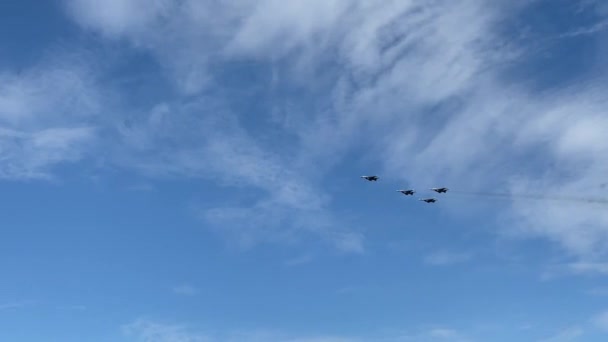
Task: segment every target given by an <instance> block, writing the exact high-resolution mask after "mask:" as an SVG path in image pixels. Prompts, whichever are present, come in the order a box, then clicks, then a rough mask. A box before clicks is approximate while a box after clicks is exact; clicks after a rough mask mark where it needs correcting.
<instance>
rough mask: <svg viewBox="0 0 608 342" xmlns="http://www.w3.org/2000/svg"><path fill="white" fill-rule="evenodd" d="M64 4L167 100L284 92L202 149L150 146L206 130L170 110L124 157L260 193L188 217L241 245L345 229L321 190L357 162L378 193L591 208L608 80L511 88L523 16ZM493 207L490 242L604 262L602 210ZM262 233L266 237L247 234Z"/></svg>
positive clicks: (498, 6) (401, 8)
mask: <svg viewBox="0 0 608 342" xmlns="http://www.w3.org/2000/svg"><path fill="white" fill-rule="evenodd" d="M67 3H68V8H70V9H71V14H72V16H73V18H74V19H75V21H76V22H77V23H79V24H80V25H82V27H84V28H86V29H90V30H92V31H94V32H98V33H100V34H102V35H103V36H104V37H107V38H109V39H110V40H112V41H115V42H119V41H126V42H127V43H128V44H129V46H132V47H135V48H137V49H140V50H142V51H146V52H148V53H149V54H150V55H151V56H152V57H153V58H155V59H156V60H157V61H158V62H159V63H160V64H161V65H162V66H163V69H164V70H165V71H166V78H167V80H168V81H169V82H171V83H172V84H174V85H176V87H177V89H178V90H179V91H180V93H181V96H196V95H200V94H203V93H204V92H205V91H206V90H209V89H211V88H210V87H209V86H210V85H213V87H212V88H216V89H221V90H220V91H219V92H220V93H221V91H227V90H226V89H228V87H225V86H223V85H222V82H224V81H225V79H224V76H226V73H223V72H224V71H226V70H229V69H230V67H234V66H236V65H239V63H245V62H247V63H256V65H257V66H259V67H261V68H265V69H264V70H268V71H269V72H271V73H272V77H268V78H262V79H260V78H256V81H255V82H247V81H243V83H242V84H239V87H242V88H243V89H244V88H247V89H253V88H251V86H252V85H254V84H255V85H256V86H259V85H260V82H261V84H262V85H267V87H263V88H266V89H272V90H273V91H275V92H278V91H279V90H285V89H293V90H294V91H293V94H294V95H289V94H290V93H289V92H282V93H281V95H282V96H281V97H278V96H275V97H273V98H274V99H277V98H281V101H276V102H280V103H272V104H268V103H266V104H264V105H263V106H262V108H263V110H261V111H258V113H259V114H258V115H259V118H257V120H256V122H257V123H258V124H256V125H252V126H250V125H242V124H241V123H240V121H241V120H243V121H246V120H245V119H246V114H241V113H238V114H237V115H236V118H237V119H236V120H235V121H236V122H237V123H238V124H235V125H233V127H232V128H231V129H229V130H227V131H226V130H221V129H220V130H218V129H217V126H214V125H211V126H208V127H214V128H212V129H207V130H203V131H202V132H204V134H199V137H200V136H202V135H209V136H211V137H215V138H211V139H209V138H201V140H202V141H196V140H195V139H193V138H192V137H193V136H194V135H188V134H185V136H189V137H191V139H190V140H188V139H185V140H181V141H177V142H176V141H173V140H168V141H171V142H172V144H171V145H170V146H173V149H166V147H161V146H169V144H163V145H161V144H159V142H160V141H163V140H162V137H163V134H164V136H180V137H181V136H183V135H184V132H189V130H188V127H186V129H185V130H184V129H183V128H184V126H189V127H196V128H201V127H204V126H205V125H203V124H202V123H201V122H197V121H196V120H197V119H199V118H201V117H207V115H206V114H201V112H200V111H199V112H197V115H194V114H193V112H190V114H185V115H175V114H174V113H175V112H176V111H177V112H183V111H182V110H181V109H177V110H175V108H173V109H171V110H169V111H168V112H167V113H165V114H162V115H160V116H161V117H163V118H164V120H165V121H162V122H163V124H162V126H163V128H162V129H160V131H159V127H160V125H158V124H155V123H154V122H151V121H150V120H152V121H153V119H152V116H151V117H150V118H147V119H146V120H148V121H146V120H144V121H146V123H145V124H143V125H142V126H141V127H140V128H139V129H140V131H139V132H137V133H136V132H134V131H131V132H129V133H128V135H129V138H128V139H126V140H125V141H126V142H127V145H126V146H127V147H130V148H131V149H133V150H135V151H141V150H142V149H144V150H145V149H146V146H148V148H149V153H150V154H149V158H148V159H144V161H142V159H137V158H135V159H132V158H131V155H130V154H126V155H125V158H124V160H135V162H134V163H132V164H136V166H138V167H139V168H140V169H145V170H146V171H147V172H159V173H163V172H164V173H175V174H182V175H183V174H190V175H194V174H201V173H211V174H213V175H214V176H213V177H214V179H222V180H223V181H224V182H229V181H231V182H233V181H235V180H237V182H244V183H246V184H248V185H249V186H251V187H253V188H258V189H262V190H263V191H265V193H266V194H265V195H264V197H262V198H260V199H259V201H257V202H256V203H255V204H253V205H246V206H243V205H240V204H236V205H234V204H227V205H226V206H221V207H216V208H209V209H208V210H207V211H206V212H205V211H204V212H203V214H202V217H204V218H205V219H206V220H209V221H210V222H213V224H214V225H216V226H221V224H220V223H221V222H229V224H226V225H225V228H226V229H232V228H233V227H240V228H238V231H239V238H240V239H242V240H243V241H245V243H249V242H247V241H255V240H259V239H258V238H257V237H256V236H260V235H261V236H267V237H273V236H280V235H283V236H287V237H288V236H289V235H291V233H293V232H296V231H301V230H302V229H301V228H302V227H313V228H310V229H309V231H320V232H326V231H327V228H326V227H328V226H338V225H341V226H347V224H344V223H335V219H336V218H335V217H333V218H332V217H331V215H328V212H329V211H330V210H329V208H331V201H330V200H329V198H330V197H329V196H327V193H325V192H324V191H323V190H322V186H321V185H322V182H321V181H318V177H319V176H320V175H321V176H322V175H323V174H324V173H327V172H329V171H330V170H331V167H332V166H334V165H337V164H339V162H340V159H341V158H342V157H340V156H341V155H346V153H347V152H349V151H352V150H354V149H358V151H359V153H360V154H361V155H363V156H365V158H367V159H368V160H370V161H374V162H376V163H379V164H380V165H382V167H383V170H382V171H383V173H384V174H386V175H387V176H388V177H393V178H396V179H400V180H403V181H407V182H409V183H412V184H431V183H433V184H434V183H438V182H440V183H441V184H452V185H453V187H455V188H462V189H468V190H472V191H475V190H478V189H483V188H487V187H493V188H495V189H499V190H501V191H506V192H518V191H520V190H521V189H533V191H535V192H538V193H573V192H577V193H585V194H589V195H592V192H593V189H595V188H596V187H597V185H598V184H602V183H604V182H605V179H603V174H604V171H605V170H606V168H607V167H608V165H606V162H605V160H604V159H605V158H603V157H602V156H603V155H605V152H606V149H607V145H606V139H603V133H602V132H604V131H606V129H607V127H608V126H607V124H608V123H607V121H606V120H605V118H604V116H603V115H602V113H603V109H602V108H604V107H605V102H606V96H605V95H604V94H605V93H606V92H605V91H604V90H605V86H604V83H603V81H602V80H603V79H604V78H605V75H602V74H600V75H597V74H596V75H594V76H593V77H588V78H583V79H581V78H578V79H577V80H576V81H575V82H573V83H571V84H569V85H568V86H564V87H560V86H559V85H555V86H547V87H546V88H547V89H545V91H543V92H539V91H538V90H537V89H533V88H532V87H531V86H530V83H532V81H535V78H538V77H541V76H540V75H541V74H540V73H538V74H535V73H525V76H519V77H509V76H510V75H509V73H510V71H513V70H518V69H517V68H518V67H519V68H521V69H525V67H524V66H522V65H519V64H518V63H519V61H520V60H519V59H518V58H519V57H520V56H526V57H528V58H534V57H536V56H534V55H533V54H535V53H538V52H537V51H536V50H534V49H530V50H528V48H529V46H527V45H526V42H525V41H521V40H518V36H517V32H515V33H513V32H511V34H510V35H509V34H507V33H505V32H504V31H505V29H504V26H503V24H504V23H505V22H509V21H510V20H513V18H516V17H518V16H519V14H521V13H522V12H524V11H526V10H527V9H528V7H527V6H528V5H526V4H517V5H516V4H513V3H512V2H506V1H504V2H497V3H493V5H492V7H489V6H488V5H487V3H485V2H483V1H479V0H467V1H464V2H459V3H457V4H456V3H454V2H450V1H434V2H423V1H375V2H359V1H349V0H335V1H329V2H327V1H323V2H321V1H314V2H306V5H304V2H301V1H295V2H290V3H289V4H286V3H282V2H277V1H271V0H267V1H260V2H257V3H255V4H253V3H244V2H231V3H230V4H228V3H222V4H220V3H217V2H194V1H180V2H173V1H155V2H154V3H153V4H152V5H151V6H148V7H147V8H146V9H145V11H143V12H140V11H138V10H137V8H139V6H137V4H138V1H136V0H123V1H117V0H115V1H113V2H112V6H107V8H104V9H102V8H100V7H99V5H98V4H97V3H96V2H94V1H91V0H73V1H68V2H67ZM104 6H105V5H104ZM588 8H592V7H588ZM587 10H589V9H587ZM269 13H273V15H269ZM318 13H322V15H319V14H318ZM598 13H599V16H601V15H603V14H602V12H600V11H598ZM597 25H600V26H601V21H598V23H597ZM600 26H597V27H600ZM592 31H593V32H588V33H589V34H601V32H602V31H600V30H592ZM569 32H570V33H572V32H573V31H571V30H570V31H569ZM117 44H118V43H117ZM270 46H272V47H273V48H272V49H269V47H270ZM169 52H170V53H169ZM598 53H600V52H598ZM220 66H221V67H220ZM328 66H332V68H329V67H328ZM222 67H223V68H222ZM217 70H223V71H222V72H219V71H217ZM518 75H519V74H518ZM256 89H257V88H256ZM296 89H297V91H296ZM231 94H232V95H234V93H231ZM241 94H243V93H241ZM260 94H261V93H260ZM276 94H278V93H273V92H271V93H270V95H271V96H272V95H276ZM286 94H288V95H287V96H286ZM295 94H297V96H296V95H295ZM314 94H323V95H324V96H323V97H318V96H314V97H313V96H312V95H314ZM233 98H234V97H233ZM313 99H314V100H313ZM179 102H183V101H178V103H179ZM285 108H289V109H288V110H285ZM214 111H215V112H216V113H217V112H219V111H218V110H217V109H216V110H214ZM186 112H188V111H186ZM277 113H279V114H277ZM370 113H373V114H370ZM277 115H278V116H283V118H282V119H281V120H277ZM158 116H159V115H157V116H155V119H154V120H156V119H157V117H158ZM216 117H217V115H216ZM193 122H194V125H190V124H191V123H193ZM176 126H178V127H176ZM166 127H173V129H168V128H166ZM179 127H181V128H179ZM194 131H195V130H190V132H194ZM216 131H220V132H222V133H221V134H217V133H216ZM260 131H264V132H268V131H275V132H276V131H279V132H281V133H280V134H281V137H284V141H285V145H284V146H281V148H277V146H269V145H268V144H265V143H264V142H263V139H262V137H261V135H260V134H259V133H258V134H256V133H254V132H260ZM163 132H164V133H163ZM226 133H227V134H226ZM146 144H148V145H146ZM151 160H155V161H157V162H151ZM158 161H161V162H158ZM310 165H315V167H314V168H311V167H310ZM551 165H559V168H556V167H554V166H551ZM403 175H407V177H405V176H403ZM506 204H507V206H503V209H502V213H503V218H505V219H504V220H503V222H508V224H505V227H503V228H504V230H508V231H511V232H515V233H516V234H518V235H520V236H526V237H527V236H534V237H538V236H540V237H543V238H547V239H549V240H552V241H555V242H556V243H558V244H560V245H561V246H563V247H564V249H565V250H566V251H568V252H570V253H572V255H575V256H588V255H591V254H593V255H597V254H599V255H602V254H605V252H606V251H605V248H604V247H603V246H606V243H605V242H606V240H607V239H608V231H607V230H606V228H605V227H606V222H607V221H606V220H607V219H608V218H607V217H606V214H605V211H602V210H598V208H594V207H592V206H582V205H581V206H575V205H566V204H564V203H558V202H549V201H544V202H543V201H536V202H533V203H532V202H530V201H525V200H521V199H517V198H512V199H509V200H508V201H507V203H506ZM303 206H304V207H303ZM455 206H456V205H455ZM319 208H321V209H319ZM328 217H329V218H328ZM245 218H247V219H245ZM293 218H295V220H294V219H293ZM312 218H315V219H314V220H315V222H314V223H313V222H311V220H313V219H312ZM319 218H320V219H319ZM262 221H267V222H271V223H272V224H268V225H266V227H263V228H261V229H259V227H260V226H261V224H260V222H262ZM285 221H290V222H291V224H290V225H285V224H284V222H285ZM251 222H255V224H253V225H252V224H251ZM252 226H255V227H257V228H252ZM285 226H291V227H292V229H291V230H290V229H287V230H283V228H282V227H285ZM268 227H274V228H272V229H270V230H269V229H268ZM277 227H278V228H277ZM290 231H291V233H290ZM346 231H347V232H348V229H346ZM243 232H245V233H243ZM581 232H582V233H581ZM250 233H251V234H250ZM277 233H278V234H277ZM258 234H259V235H258ZM323 234H325V233H323ZM323 234H321V235H323ZM327 235H329V236H334V237H336V236H338V239H339V240H340V241H342V242H340V243H344V244H346V245H349V246H351V247H349V248H351V249H355V250H358V249H360V247H358V246H360V244H361V243H360V242H357V237H356V235H352V234H351V233H345V232H344V231H343V230H340V229H339V230H338V231H337V232H336V231H334V232H332V233H329V234H327ZM340 236H342V237H344V236H346V238H345V239H344V238H340ZM261 240H267V239H266V238H262V239H261ZM353 246H354V247H353Z"/></svg>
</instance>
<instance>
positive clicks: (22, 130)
mask: <svg viewBox="0 0 608 342" xmlns="http://www.w3.org/2000/svg"><path fill="white" fill-rule="evenodd" d="M84 58H85V57H84V56H78V55H69V54H61V55H60V56H53V57H48V58H45V59H44V60H43V61H41V62H40V64H39V65H35V66H32V67H30V68H28V69H25V70H24V71H23V72H20V73H13V72H4V73H0V179H29V178H49V177H50V176H51V173H50V169H51V168H52V167H53V166H55V165H58V164H60V163H63V162H73V161H77V160H79V159H81V158H82V157H83V155H85V154H86V153H88V152H89V150H90V148H91V143H93V142H94V139H95V135H96V134H95V127H94V126H93V124H92V123H91V122H92V120H91V119H92V118H94V115H96V114H97V113H98V112H99V108H100V105H99V98H100V94H99V93H98V92H97V89H98V87H96V84H95V78H94V75H93V74H92V73H91V72H89V69H88V66H87V65H86V63H84V62H83V59H84Z"/></svg>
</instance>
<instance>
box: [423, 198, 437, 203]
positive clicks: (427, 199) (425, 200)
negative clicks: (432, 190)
mask: <svg viewBox="0 0 608 342" xmlns="http://www.w3.org/2000/svg"><path fill="white" fill-rule="evenodd" d="M419 201H422V202H426V203H435V202H437V200H436V199H434V198H421V199H419Z"/></svg>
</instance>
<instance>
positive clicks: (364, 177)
mask: <svg viewBox="0 0 608 342" xmlns="http://www.w3.org/2000/svg"><path fill="white" fill-rule="evenodd" d="M361 178H363V179H365V180H368V181H370V182H372V181H373V182H375V181H377V180H378V176H361Z"/></svg>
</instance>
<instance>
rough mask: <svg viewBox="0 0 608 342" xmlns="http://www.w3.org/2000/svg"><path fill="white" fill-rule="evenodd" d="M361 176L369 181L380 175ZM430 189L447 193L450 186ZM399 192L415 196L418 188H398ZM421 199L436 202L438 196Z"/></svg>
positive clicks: (373, 180) (439, 192)
mask: <svg viewBox="0 0 608 342" xmlns="http://www.w3.org/2000/svg"><path fill="white" fill-rule="evenodd" d="M361 178H363V179H365V180H367V181H369V182H376V181H377V180H378V178H379V177H378V176H361ZM429 190H432V191H435V192H436V193H438V194H445V193H447V192H448V190H449V189H448V188H431V189H429ZM396 191H397V192H400V193H402V194H403V195H405V196H413V195H414V194H415V193H416V190H414V189H401V190H396ZM418 200H419V201H422V202H426V203H435V202H437V199H436V198H433V197H430V198H420V199H418Z"/></svg>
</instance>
